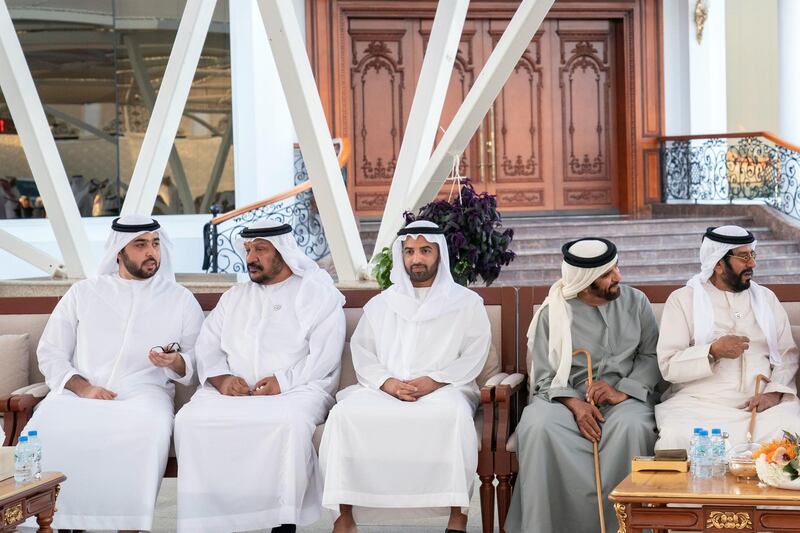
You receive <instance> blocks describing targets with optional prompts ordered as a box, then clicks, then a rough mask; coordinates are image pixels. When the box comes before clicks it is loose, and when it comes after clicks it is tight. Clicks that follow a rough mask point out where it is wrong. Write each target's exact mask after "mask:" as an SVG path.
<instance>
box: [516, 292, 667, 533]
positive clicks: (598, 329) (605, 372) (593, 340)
mask: <svg viewBox="0 0 800 533" xmlns="http://www.w3.org/2000/svg"><path fill="white" fill-rule="evenodd" d="M568 302H569V305H570V308H571V312H572V326H571V331H572V346H573V348H574V349H578V348H585V349H587V350H589V352H590V353H591V356H592V372H593V377H594V379H595V380H603V381H606V382H607V383H608V384H609V385H611V386H612V387H614V388H616V389H617V390H619V391H621V392H624V393H625V394H627V395H628V396H629V397H630V398H629V399H627V400H625V401H624V402H621V403H619V404H617V405H609V404H604V405H601V406H599V409H600V412H601V413H602V414H603V416H604V417H605V422H604V423H602V424H601V429H602V437H601V439H600V445H599V449H600V468H601V475H602V478H603V496H604V501H605V518H606V529H607V530H608V531H616V530H617V522H616V517H615V515H614V510H613V507H612V505H611V504H610V503H609V502H608V494H609V492H611V490H613V488H614V487H615V486H616V485H617V484H618V483H619V482H620V481H622V479H623V478H624V477H625V476H626V475H627V474H628V472H629V471H630V464H631V458H632V457H633V456H635V455H648V454H652V452H653V444H654V443H655V440H656V424H655V419H654V417H653V406H652V404H653V400H654V398H653V395H654V390H655V387H656V385H657V384H658V382H659V380H660V377H661V375H660V373H659V370H658V361H657V359H656V344H657V342H658V324H657V323H656V318H655V315H654V314H653V309H652V307H651V306H650V302H649V301H648V300H647V297H646V296H645V295H644V294H643V293H642V292H640V291H638V290H636V289H633V288H630V287H627V286H624V285H620V296H619V298H617V299H616V300H614V301H612V302H610V303H608V304H606V305H603V306H600V307H594V306H591V305H587V304H585V303H583V302H581V301H580V300H578V299H577V298H574V299H571V300H569V301H568ZM549 331H550V326H549V313H548V309H547V308H545V309H544V310H542V313H541V314H540V315H539V322H538V324H537V325H536V331H535V335H534V344H533V346H530V345H529V346H528V350H529V352H531V353H532V355H533V371H532V376H533V379H532V381H531V383H532V389H533V390H532V395H533V397H532V401H531V403H530V404H529V405H528V406H527V407H526V408H525V409H524V410H523V413H522V419H521V420H520V422H519V425H518V426H517V436H518V439H519V441H518V442H519V445H518V452H517V454H518V460H519V475H518V478H517V482H516V486H515V488H514V493H513V495H512V498H511V509H510V510H509V514H508V518H507V520H506V524H505V528H506V531H509V532H520V531H524V532H526V533H595V532H597V531H599V530H600V528H599V517H598V513H597V496H596V490H595V480H594V458H593V452H592V443H591V442H590V441H589V440H587V439H585V438H584V437H583V436H582V435H581V433H580V431H579V429H578V426H577V424H576V422H575V418H574V417H573V416H572V412H571V411H570V410H569V409H567V408H566V407H565V406H564V405H562V404H561V403H559V402H558V401H555V400H556V399H557V398H565V397H573V398H580V399H585V393H586V381H587V377H588V372H587V368H586V358H585V357H584V356H582V355H581V356H578V357H576V358H575V359H574V360H573V362H572V368H571V369H570V376H569V382H568V385H567V387H564V388H552V387H551V386H550V384H551V382H552V380H553V377H554V376H555V369H553V368H552V366H551V365H550V362H549V361H548V357H547V351H548V348H547V346H548V334H549ZM529 356H530V355H529Z"/></svg>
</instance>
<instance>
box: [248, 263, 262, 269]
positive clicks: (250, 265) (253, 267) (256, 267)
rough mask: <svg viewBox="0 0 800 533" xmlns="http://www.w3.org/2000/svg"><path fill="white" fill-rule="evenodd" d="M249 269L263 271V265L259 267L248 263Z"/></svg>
mask: <svg viewBox="0 0 800 533" xmlns="http://www.w3.org/2000/svg"><path fill="white" fill-rule="evenodd" d="M247 268H252V269H253V270H262V268H261V265H257V264H255V263H247Z"/></svg>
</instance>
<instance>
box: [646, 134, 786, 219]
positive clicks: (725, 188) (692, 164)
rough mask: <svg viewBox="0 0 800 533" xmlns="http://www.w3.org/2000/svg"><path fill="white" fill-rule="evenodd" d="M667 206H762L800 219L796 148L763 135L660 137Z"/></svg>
mask: <svg viewBox="0 0 800 533" xmlns="http://www.w3.org/2000/svg"><path fill="white" fill-rule="evenodd" d="M661 176H662V186H663V191H662V196H663V201H664V202H667V203H685V202H691V203H724V202H729V203H747V202H755V203H764V204H767V205H770V206H772V207H774V208H776V209H778V210H780V211H782V212H783V213H786V214H787V215H790V216H792V217H794V218H797V219H800V147H797V146H794V145H792V144H790V143H788V142H786V141H784V140H782V139H780V138H779V137H777V136H775V135H773V134H771V133H767V132H752V133H729V134H721V135H703V136H700V135H692V136H684V137H664V138H662V142H661Z"/></svg>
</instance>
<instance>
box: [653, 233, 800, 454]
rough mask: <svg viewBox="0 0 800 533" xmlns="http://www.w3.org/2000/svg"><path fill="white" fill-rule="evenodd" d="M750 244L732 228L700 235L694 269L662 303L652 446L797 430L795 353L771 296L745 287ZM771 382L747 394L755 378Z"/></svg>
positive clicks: (752, 263) (751, 263) (752, 262)
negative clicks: (659, 391) (661, 390)
mask: <svg viewBox="0 0 800 533" xmlns="http://www.w3.org/2000/svg"><path fill="white" fill-rule="evenodd" d="M755 247H756V240H755V238H754V237H753V234H752V233H750V232H749V231H747V230H745V229H743V228H740V227H738V226H722V227H719V228H709V229H708V230H707V231H706V234H705V236H704V238H703V243H702V245H701V247H700V261H701V272H700V274H697V275H696V276H694V277H693V278H692V279H691V280H689V282H688V283H687V285H686V287H682V288H680V289H678V290H677V291H675V292H673V293H672V294H671V295H670V297H669V298H668V299H667V303H666V304H665V306H664V314H663V316H662V318H661V335H660V337H659V341H658V362H659V367H660V368H661V373H662V374H663V376H664V379H666V380H667V381H669V382H670V383H671V385H670V387H669V389H668V390H667V392H666V393H665V394H664V396H663V399H664V400H665V401H664V402H663V403H661V404H660V405H657V406H656V422H657V423H658V428H659V439H658V442H657V443H656V448H657V449H665V448H687V447H688V444H689V439H690V438H691V435H692V428H693V427H696V426H699V427H703V428H712V427H714V428H720V429H722V431H724V432H727V433H728V434H729V435H730V443H731V444H732V445H734V446H735V445H737V444H741V443H743V442H745V441H746V439H747V432H748V426H749V422H750V414H751V410H752V409H753V407H755V408H756V410H757V412H758V414H757V418H756V424H755V428H754V432H753V433H754V434H753V435H752V437H753V441H754V442H759V441H764V440H769V439H771V438H774V437H777V436H779V435H780V434H781V431H782V430H784V429H785V430H788V431H792V432H797V431H800V402H798V399H797V390H796V387H795V374H796V373H797V368H798V351H797V347H796V346H795V343H794V340H793V339H792V329H791V327H790V325H789V318H788V317H787V315H786V311H785V310H784V309H783V306H782V305H781V303H780V302H779V301H778V298H777V297H776V296H775V294H774V293H773V292H772V291H770V290H769V289H767V288H766V287H762V286H760V285H758V284H757V283H755V282H754V281H752V277H753V271H754V269H755V267H756V252H755ZM759 374H762V375H764V376H765V377H766V378H768V379H769V380H770V382H769V383H768V384H767V385H766V387H764V388H763V391H762V394H760V395H759V396H755V395H754V392H755V383H756V377H757V376H758V375H759Z"/></svg>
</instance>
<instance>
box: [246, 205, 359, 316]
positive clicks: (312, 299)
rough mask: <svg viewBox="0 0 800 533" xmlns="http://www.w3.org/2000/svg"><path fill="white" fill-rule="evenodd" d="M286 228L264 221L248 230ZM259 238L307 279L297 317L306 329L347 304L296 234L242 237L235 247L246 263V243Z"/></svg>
mask: <svg viewBox="0 0 800 533" xmlns="http://www.w3.org/2000/svg"><path fill="white" fill-rule="evenodd" d="M284 225H285V224H283V223H281V222H277V221H275V220H271V219H264V220H259V221H257V222H254V223H253V224H251V225H250V226H248V227H247V229H248V230H259V229H261V230H268V229H274V228H278V227H281V226H284ZM256 239H262V240H265V241H269V242H271V243H272V245H273V246H274V247H275V249H276V250H278V252H279V253H280V254H281V257H282V258H283V261H284V262H285V263H286V265H287V266H288V267H289V269H290V270H291V271H292V273H294V274H295V275H296V276H299V277H301V278H303V280H302V283H301V285H300V290H299V291H298V293H297V303H296V309H297V318H298V320H299V321H300V324H302V325H303V327H305V328H308V327H311V326H312V325H313V324H315V323H316V322H317V319H318V318H319V317H322V316H327V315H329V314H331V313H332V312H333V311H334V310H335V309H336V308H340V307H342V306H343V305H344V296H343V295H342V293H341V292H339V290H338V289H336V287H335V286H334V284H333V278H331V276H330V274H328V273H327V272H326V271H325V270H323V269H321V268H320V267H319V265H317V263H316V262H314V261H313V260H312V259H311V258H309V257H308V256H307V255H306V254H305V253H304V252H303V251H302V250H301V249H300V248H299V247H298V246H297V241H296V240H295V238H294V232H292V231H289V232H288V233H283V234H282V235H272V236H264V237H252V238H246V237H242V236H241V235H240V236H239V237H237V238H236V240H235V242H234V248H235V249H236V252H237V253H238V254H239V256H240V257H241V258H242V261H244V262H245V263H247V252H246V251H245V249H244V244H245V243H246V242H251V241H254V240H256Z"/></svg>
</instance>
